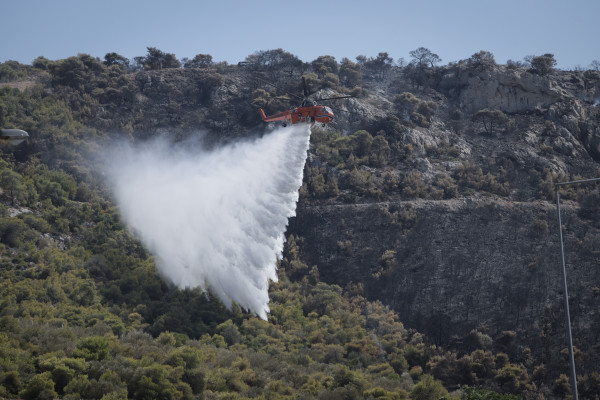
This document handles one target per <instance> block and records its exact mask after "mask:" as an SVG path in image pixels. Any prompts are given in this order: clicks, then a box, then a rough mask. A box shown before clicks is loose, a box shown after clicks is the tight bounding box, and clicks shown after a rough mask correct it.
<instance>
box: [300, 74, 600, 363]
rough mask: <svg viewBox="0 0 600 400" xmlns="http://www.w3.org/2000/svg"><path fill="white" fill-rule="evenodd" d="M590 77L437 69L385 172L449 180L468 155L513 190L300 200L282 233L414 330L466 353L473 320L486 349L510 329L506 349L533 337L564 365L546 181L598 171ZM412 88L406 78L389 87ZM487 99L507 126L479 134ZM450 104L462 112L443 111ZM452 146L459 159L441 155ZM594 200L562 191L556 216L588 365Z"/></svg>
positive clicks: (311, 260)
mask: <svg viewBox="0 0 600 400" xmlns="http://www.w3.org/2000/svg"><path fill="white" fill-rule="evenodd" d="M599 77H600V75H599V74H595V73H591V72H590V73H587V74H586V73H566V72H563V73H559V74H556V75H554V76H540V75H536V74H532V73H530V72H527V71H522V70H521V71H515V70H508V69H506V68H495V69H493V70H487V71H477V70H468V69H466V68H462V67H460V68H459V67H457V68H454V69H448V70H446V71H445V73H444V74H443V75H442V76H441V78H440V80H439V85H438V86H437V87H436V88H435V89H436V90H432V89H430V90H424V91H423V92H420V93H419V95H420V96H422V98H426V99H431V100H432V101H435V102H436V104H437V106H438V108H437V112H436V116H435V117H434V119H433V121H432V123H431V125H430V126H429V127H427V128H421V127H408V128H404V129H402V130H400V131H398V132H396V134H395V138H396V139H397V141H398V143H400V144H401V145H408V144H410V145H411V147H412V149H413V157H412V158H410V159H407V160H404V161H402V162H398V163H396V164H394V165H392V166H388V172H389V171H393V172H394V173H400V174H402V173H403V172H406V173H408V172H409V171H419V172H420V173H421V177H422V179H423V180H424V181H425V182H431V181H432V180H433V179H434V177H436V176H438V175H444V176H453V177H456V176H457V175H456V174H457V168H458V167H459V166H460V165H461V163H464V162H469V163H472V164H473V165H476V166H480V167H482V168H483V170H484V173H485V172H489V173H490V174H492V175H494V176H496V177H497V178H498V180H499V181H500V182H504V183H506V184H507V185H508V186H509V187H510V189H509V190H508V192H507V193H505V194H502V195H497V194H496V195H494V194H492V195H489V194H484V195H483V196H482V195H481V193H480V192H479V191H477V190H475V191H463V192H461V194H460V195H459V196H458V197H457V198H453V199H449V200H432V199H421V200H418V199H417V200H407V199H406V198H405V196H402V195H392V196H390V197H389V198H387V199H385V200H384V201H379V200H375V199H368V198H361V199H360V200H359V202H358V203H357V204H343V203H340V202H337V201H335V200H333V201H332V200H326V201H322V200H320V201H319V200H315V199H310V198H305V199H304V200H303V201H301V202H300V204H299V208H298V213H297V217H296V218H294V219H293V220H292V221H291V222H290V229H289V230H290V232H292V233H294V234H296V235H299V236H302V237H303V238H304V240H305V248H306V249H307V250H306V254H305V257H306V263H307V264H309V265H317V266H318V268H319V272H320V276H321V278H322V279H324V280H326V281H327V282H334V283H339V284H340V285H342V286H344V285H347V284H350V283H354V284H356V283H362V284H363V285H364V290H365V293H366V295H367V296H368V297H369V298H373V299H379V300H381V301H382V302H384V303H386V304H389V305H391V306H392V307H393V308H394V309H395V310H397V311H398V312H399V313H400V316H401V319H402V320H403V321H404V322H405V323H406V324H407V325H408V326H409V327H414V328H416V329H418V330H419V331H422V332H425V333H426V334H428V335H429V336H430V337H431V338H434V340H435V341H436V342H438V343H441V344H444V345H450V346H457V348H459V349H463V350H465V349H467V348H468V347H469V346H470V344H469V343H470V342H469V341H470V340H471V339H470V338H472V337H474V332H473V331H474V330H477V331H478V332H479V333H478V335H479V336H478V337H480V338H481V337H482V336H481V335H483V337H489V338H490V339H491V341H490V344H489V345H490V346H492V342H493V341H494V340H499V338H501V337H505V336H506V332H507V331H514V332H515V333H516V336H515V339H514V341H511V345H510V348H506V349H505V350H506V351H509V352H512V353H515V354H518V353H520V351H522V350H523V349H524V348H525V347H529V348H530V349H531V351H532V354H533V355H534V357H536V358H537V359H538V360H540V361H541V362H544V363H546V364H547V365H563V364H564V358H563V356H561V355H560V354H559V352H560V349H563V348H565V347H566V337H565V328H564V313H563V301H562V283H561V282H562V272H561V271H562V269H561V263H560V252H559V245H558V230H557V229H558V227H557V224H558V223H557V212H556V204H555V203H554V201H553V196H552V193H553V190H554V189H553V185H552V181H553V179H563V180H569V179H572V178H578V177H585V178H590V177H600V147H599V144H600V129H599V128H598V127H599V126H600V118H599V115H600V112H599V110H598V107H597V105H596V103H595V100H594V99H595V98H596V97H597V96H598V95H599V93H600V89H599V87H600V86H599V83H600V79H598V78H599ZM410 89H411V87H410V84H409V83H407V82H404V83H402V82H401V83H400V84H399V85H398V87H397V88H396V91H397V92H403V91H409V90H410ZM413 90H414V89H413ZM484 108H488V109H493V110H500V111H502V112H504V113H505V114H506V115H507V116H508V119H509V121H510V124H509V125H510V126H506V127H502V128H500V129H498V130H496V131H495V132H493V133H491V134H490V133H489V132H488V134H482V131H483V129H482V128H481V126H479V125H477V123H475V122H474V121H472V120H471V119H470V116H472V115H474V114H475V113H476V112H477V111H479V110H481V109H484ZM452 110H460V115H461V116H462V117H461V118H457V119H453V118H451V117H449V114H450V113H451V112H452ZM446 113H448V114H446ZM448 143H451V144H452V146H453V149H454V155H455V157H450V158H448V157H443V156H440V154H441V153H443V151H442V150H441V148H442V147H443V146H444V144H448ZM317 153H318V152H317V151H315V149H314V148H313V149H312V152H311V154H310V156H311V160H312V162H313V163H319V162H320V161H319V156H318V154H317ZM392 164H393V163H392ZM334 170H335V169H334ZM372 172H373V171H372ZM561 176H562V178H559V177H561ZM544 177H546V178H544ZM340 179H341V178H340ZM572 190H583V191H585V190H592V191H593V190H594V186H592V187H587V188H577V189H576V188H572ZM399 192H402V188H399ZM571 194H573V192H571ZM576 197H577V196H576V195H573V196H571V199H575V198H576ZM594 199H595V200H593V201H592V204H591V205H590V204H588V206H587V209H583V208H582V205H581V203H580V202H575V201H568V200H567V201H564V200H563V215H562V217H563V229H564V231H565V246H566V254H567V263H568V283H569V289H570V299H571V316H572V319H573V332H574V333H573V334H574V337H575V344H576V346H577V347H578V348H579V349H580V350H581V351H582V354H583V355H582V357H581V360H582V361H581V362H583V363H587V364H588V365H592V366H593V365H598V363H600V358H599V357H598V354H599V352H598V350H599V349H598V335H599V334H598V332H600V315H599V314H598V311H597V310H598V309H600V273H599V270H598V268H599V267H600V224H599V221H600V218H599V217H598V214H600V204H598V205H596V203H597V199H598V198H597V197H595V198H594ZM584 208H585V207H584ZM594 215H596V216H595V217H594ZM561 363H562V364H561Z"/></svg>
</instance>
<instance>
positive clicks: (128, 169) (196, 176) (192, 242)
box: [109, 126, 310, 319]
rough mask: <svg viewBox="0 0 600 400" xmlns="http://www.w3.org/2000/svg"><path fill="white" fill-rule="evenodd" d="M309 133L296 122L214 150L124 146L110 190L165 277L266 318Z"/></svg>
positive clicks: (114, 167) (118, 154)
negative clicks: (207, 291)
mask: <svg viewBox="0 0 600 400" xmlns="http://www.w3.org/2000/svg"><path fill="white" fill-rule="evenodd" d="M309 137H310V129H309V128H308V127H307V126H302V127H291V128H285V129H278V130H275V131H274V132H271V133H269V134H266V135H265V136H264V137H262V138H260V139H256V140H254V141H244V142H239V143H236V144H234V145H228V146H225V147H222V148H219V149H217V150H214V151H210V152H208V151H201V152H198V151H191V150H189V149H187V150H182V149H179V150H175V149H174V148H173V147H172V146H170V145H166V144H165V143H164V142H156V143H152V144H151V145H145V146H137V147H127V148H126V149H125V150H124V151H115V152H113V153H114V154H115V155H114V156H113V157H112V160H110V163H111V166H110V168H109V170H110V173H109V175H110V179H111V182H112V184H113V187H114V195H115V199H116V202H117V204H118V205H119V207H120V210H121V214H122V217H123V219H124V221H125V223H126V224H127V225H128V226H129V227H130V229H132V230H133V232H134V233H135V234H136V235H137V236H138V237H139V238H140V239H141V240H142V242H143V243H144V244H145V245H146V246H147V247H148V249H149V250H150V251H151V252H152V253H153V254H154V256H155V257H156V259H157V264H158V268H159V269H160V272H161V274H162V275H163V276H164V277H165V278H166V279H168V280H170V281H171V282H173V283H174V284H175V285H177V286H178V287H180V288H186V287H191V288H194V287H200V288H202V290H207V289H208V290H210V291H211V292H213V293H214V294H216V295H218V296H219V298H220V299H221V300H222V301H223V302H224V303H225V304H226V305H227V306H228V307H230V306H231V304H232V301H233V302H235V303H237V304H238V305H239V306H241V307H242V308H244V309H246V310H249V311H251V312H253V313H255V314H256V315H258V316H259V317H261V318H262V319H266V318H267V312H268V311H269V305H268V303H269V295H268V287H269V280H273V281H276V280H277V273H276V265H275V263H276V259H277V258H278V257H280V256H281V252H282V250H283V243H284V232H285V229H286V226H287V222H288V218H289V217H291V216H293V215H295V210H296V202H297V200H298V189H299V187H300V186H301V184H302V172H303V169H304V163H305V161H306V151H307V149H308V143H309Z"/></svg>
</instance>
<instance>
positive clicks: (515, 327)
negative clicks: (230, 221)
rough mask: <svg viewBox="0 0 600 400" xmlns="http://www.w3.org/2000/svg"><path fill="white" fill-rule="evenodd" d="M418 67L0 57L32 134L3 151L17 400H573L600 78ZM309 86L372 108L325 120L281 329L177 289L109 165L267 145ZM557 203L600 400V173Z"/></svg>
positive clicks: (317, 134) (274, 292) (0, 322)
mask: <svg viewBox="0 0 600 400" xmlns="http://www.w3.org/2000/svg"><path fill="white" fill-rule="evenodd" d="M410 56H411V60H410V62H408V63H406V62H404V60H402V59H401V60H399V61H398V62H394V60H393V59H391V58H390V57H389V55H388V54H387V53H380V54H379V55H378V56H377V57H372V58H367V57H365V56H358V57H356V59H355V61H351V60H350V59H347V58H344V59H343V60H341V61H338V60H335V59H334V58H333V57H331V56H321V57H319V58H317V59H316V60H313V61H311V62H303V61H301V60H299V59H298V58H297V57H295V56H294V55H292V54H290V53H288V52H286V51H284V50H281V49H277V50H269V51H260V52H257V53H254V54H252V55H249V56H248V57H246V60H245V61H244V62H242V63H240V64H239V65H228V64H227V63H216V62H213V60H212V57H211V56H210V55H207V54H199V55H197V56H196V57H194V58H193V59H191V60H190V59H184V60H181V61H180V60H178V59H177V58H176V57H175V55H173V54H168V53H164V52H162V51H160V50H158V49H156V48H148V54H147V55H145V56H141V57H136V58H135V59H133V60H128V59H126V58H124V57H122V56H120V55H118V54H116V53H109V54H107V55H106V56H105V58H104V60H101V59H98V58H94V57H91V56H89V55H86V54H80V55H77V56H73V57H70V58H67V59H64V60H48V59H45V58H44V57H39V58H38V59H36V60H34V61H33V63H32V65H23V64H19V63H17V62H13V61H9V62H5V63H3V64H0V128H1V129H9V128H18V129H23V130H26V131H27V132H28V133H29V135H30V138H29V139H28V140H27V141H26V142H24V143H22V144H20V145H18V146H11V145H9V144H7V143H4V142H2V143H0V152H1V160H0V188H1V189H2V190H1V193H0V198H1V204H0V294H1V296H0V327H1V330H0V397H3V398H24V399H36V398H40V399H41V398H56V397H61V398H72V399H78V398H90V399H92V398H94V399H95V398H97V399H118V398H134V399H171V398H173V399H179V398H189V399H193V398H204V399H237V398H260V399H313V398H315V399H361V398H365V399H438V398H442V397H444V398H461V399H483V398H485V399H516V398H524V399H562V398H568V397H569V396H570V393H571V389H570V385H569V364H568V352H567V340H566V335H565V323H564V321H565V316H564V307H563V301H562V296H563V293H562V272H561V265H560V250H559V241H558V226H557V225H558V222H557V213H556V203H555V201H556V198H555V195H556V194H555V186H554V184H555V183H557V182H565V181H570V180H577V179H586V178H596V177H600V107H599V106H598V103H599V101H600V72H599V71H598V70H595V69H590V70H585V71H583V70H582V71H562V70H556V69H554V65H555V60H554V57H553V55H552V54H545V55H541V56H537V57H529V58H527V60H526V61H524V62H519V61H517V62H514V61H510V62H508V63H507V64H506V65H499V64H497V63H496V62H495V60H494V57H493V55H492V54H491V53H489V52H486V51H481V52H479V53H476V54H473V56H471V57H470V58H469V59H467V60H460V61H458V62H453V63H449V64H447V65H438V64H440V63H441V60H439V57H437V55H435V54H434V53H433V52H431V51H429V50H428V49H424V48H419V49H417V50H415V51H413V52H411V54H410ZM302 76H304V77H305V80H306V82H307V85H308V88H309V90H310V91H311V92H312V93H313V94H312V95H311V98H314V99H318V98H324V97H330V96H341V95H353V96H355V97H353V98H348V99H340V100H334V101H332V102H331V103H328V105H331V106H332V108H333V109H334V113H335V115H336V118H335V120H334V122H332V123H331V124H328V125H327V126H324V127H323V126H320V125H314V126H313V128H312V135H311V144H310V150H309V153H308V158H307V162H306V166H305V171H304V181H303V184H302V187H301V188H300V200H299V202H298V208H297V215H296V216H295V217H293V218H292V219H291V220H290V222H289V226H288V231H287V235H286V236H287V242H286V245H285V249H284V253H283V258H282V259H281V260H280V261H279V263H278V275H279V282H277V283H272V284H271V286H270V309H271V312H270V314H269V316H268V321H263V320H261V319H259V318H257V317H256V316H254V315H251V314H248V313H246V312H244V311H243V310H241V309H240V308H239V307H235V306H234V307H233V309H231V310H228V309H227V308H226V307H225V306H224V305H223V304H222V303H221V302H220V301H219V300H218V299H217V298H216V297H214V296H213V295H212V294H211V293H202V292H201V291H200V290H199V289H194V290H192V289H186V290H180V289H176V288H174V287H171V285H169V284H168V283H166V282H165V281H164V280H163V279H161V277H160V276H159V274H158V272H157V269H156V265H155V260H154V258H153V256H152V254H150V253H149V251H148V250H147V249H146V248H145V247H144V246H143V245H142V244H141V242H140V241H139V240H138V239H137V238H136V237H135V236H133V235H132V234H131V232H130V231H129V230H128V229H127V228H126V227H125V226H124V225H123V223H122V221H121V218H120V215H119V210H118V208H117V207H116V206H115V204H114V202H113V200H112V197H111V189H110V187H108V186H107V184H106V181H105V179H104V176H103V173H102V171H101V170H99V169H98V168H96V167H95V164H94V163H93V162H91V160H94V159H96V158H97V157H98V156H99V153H101V152H102V150H103V148H105V147H104V146H105V145H107V144H109V143H112V142H114V141H116V140H126V141H129V142H142V141H145V140H147V139H150V138H155V137H163V138H166V139H167V140H169V141H171V142H173V143H176V142H182V141H185V140H188V139H189V138H190V137H201V138H202V140H203V142H204V145H205V146H206V147H208V148H211V147H216V146H220V145H222V144H224V143H233V142H236V141H237V140H240V139H242V138H244V139H250V140H251V139H252V138H256V137H259V136H261V135H264V134H265V132H267V131H268V130H269V128H268V127H267V126H265V124H264V123H263V122H262V121H261V119H260V115H259V112H258V109H259V108H264V109H265V111H266V112H267V114H270V113H276V112H281V111H284V110H286V109H288V108H290V107H294V106H297V105H298V103H299V101H300V100H297V99H295V98H293V95H301V94H302V91H303V87H302ZM290 94H292V96H290ZM286 95H287V97H285V96H286ZM560 198H561V207H562V224H563V226H562V229H563V234H564V238H565V253H566V258H567V272H568V275H567V276H568V285H569V300H570V306H571V318H572V321H573V323H572V326H573V337H574V344H575V347H576V350H575V361H576V367H577V374H578V386H579V394H580V396H581V397H582V398H589V399H594V398H599V397H600V369H599V367H598V365H600V356H599V354H600V351H599V350H600V349H599V347H598V346H599V343H600V342H599V340H598V335H599V332H600V314H599V313H598V310H599V309H600V307H599V305H600V304H599V303H600V274H599V273H598V267H600V198H599V193H598V185H596V184H593V183H592V184H579V185H569V186H564V187H561V189H560ZM165 212H168V210H165Z"/></svg>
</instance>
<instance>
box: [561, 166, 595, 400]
mask: <svg viewBox="0 0 600 400" xmlns="http://www.w3.org/2000/svg"><path fill="white" fill-rule="evenodd" d="M598 181H600V178H592V179H581V180H577V181H569V182H560V183H557V184H556V185H555V186H554V188H555V189H556V212H557V213H558V236H559V238H560V255H561V260H562V273H563V293H564V295H565V316H566V319H567V321H566V323H567V339H568V340H569V361H570V363H571V392H572V394H573V399H574V400H579V395H578V394H577V375H576V373H575V356H574V354H573V335H572V334H571V315H570V313H569V293H568V292H567V268H566V267H565V249H564V244H563V234H562V222H561V219H560V193H559V189H560V187H561V186H566V185H573V184H578V183H587V182H598Z"/></svg>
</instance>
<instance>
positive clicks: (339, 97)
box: [315, 96, 356, 101]
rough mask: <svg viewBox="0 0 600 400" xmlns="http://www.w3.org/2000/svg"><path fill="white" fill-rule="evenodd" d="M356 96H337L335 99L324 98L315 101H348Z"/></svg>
mask: <svg viewBox="0 0 600 400" xmlns="http://www.w3.org/2000/svg"><path fill="white" fill-rule="evenodd" d="M353 97H356V96H337V97H326V98H324V99H317V100H315V101H326V100H337V99H350V98H353Z"/></svg>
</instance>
